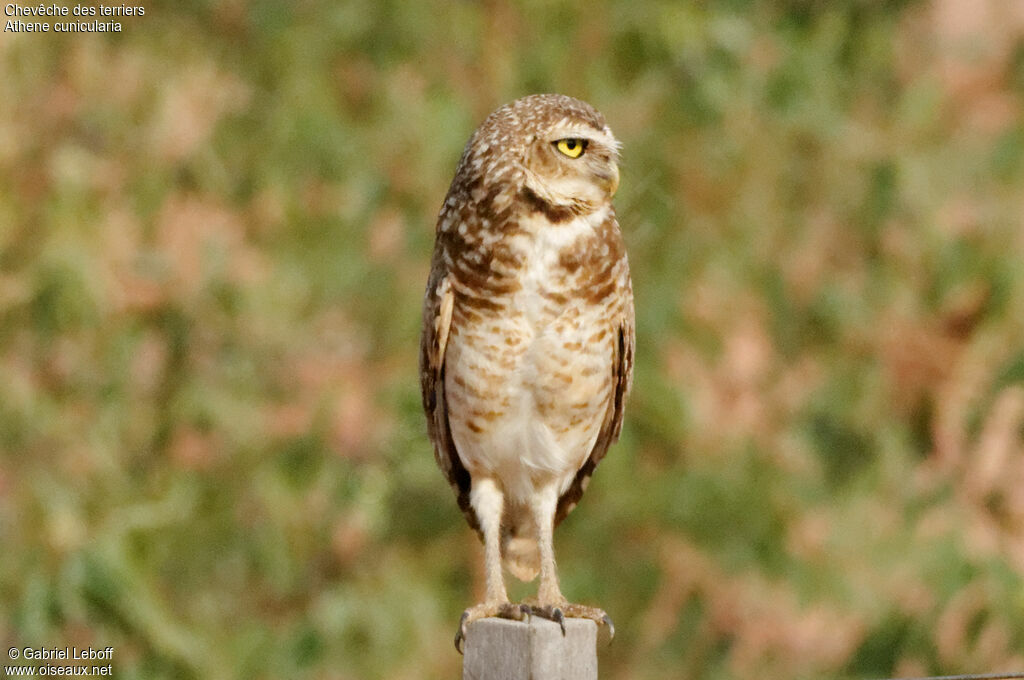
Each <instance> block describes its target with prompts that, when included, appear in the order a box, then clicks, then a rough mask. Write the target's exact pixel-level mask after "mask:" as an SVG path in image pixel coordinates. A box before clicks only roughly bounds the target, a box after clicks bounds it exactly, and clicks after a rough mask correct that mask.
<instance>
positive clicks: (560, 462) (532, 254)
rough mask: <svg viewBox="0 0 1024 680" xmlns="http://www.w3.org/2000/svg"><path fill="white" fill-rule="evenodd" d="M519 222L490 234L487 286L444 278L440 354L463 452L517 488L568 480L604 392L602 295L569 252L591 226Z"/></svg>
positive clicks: (607, 352)
mask: <svg viewBox="0 0 1024 680" xmlns="http://www.w3.org/2000/svg"><path fill="white" fill-rule="evenodd" d="M524 226H525V228H523V229H521V230H519V231H518V232H516V233H514V234H511V235H509V236H508V237H507V238H506V239H504V240H503V241H502V242H501V243H500V244H495V247H494V249H493V251H492V256H491V258H490V259H491V266H490V267H489V276H490V277H491V278H490V280H489V283H490V285H489V291H488V292H487V293H483V292H482V291H470V290H469V286H468V285H466V284H467V282H464V281H460V282H457V283H455V284H453V286H454V288H455V290H456V300H455V309H454V314H453V321H452V331H451V335H450V338H449V341H448V350H447V355H446V360H445V363H446V392H447V398H448V404H449V421H450V423H451V428H452V435H453V438H454V440H455V443H456V446H457V447H458V449H459V453H460V456H461V457H462V459H463V463H464V464H465V466H466V468H467V469H468V470H470V472H471V473H473V474H484V475H490V476H498V477H500V478H501V479H502V480H503V483H504V485H505V486H506V488H507V489H508V491H509V492H510V493H512V494H513V495H515V496H520V497H523V498H525V497H526V496H527V495H528V494H529V493H531V492H532V490H533V488H534V487H535V486H537V485H538V484H541V483H546V481H550V480H551V479H556V480H557V481H558V482H559V483H560V484H562V485H563V486H565V485H568V484H569V482H571V479H572V477H573V475H574V474H575V472H576V470H578V469H579V467H580V466H581V465H582V463H583V461H585V460H586V457H587V456H588V455H589V453H590V450H591V449H592V447H593V445H594V441H595V440H596V437H597V434H598V431H599V429H600V426H601V423H602V420H603V418H604V414H605V412H606V410H607V406H608V400H609V399H610V398H611V382H610V376H611V362H612V357H613V346H612V342H613V338H614V333H613V332H612V323H613V315H610V314H609V311H610V310H609V308H608V304H607V302H608V301H607V300H605V299H596V298H594V297H593V296H592V295H590V294H589V293H590V292H591V288H592V287H593V286H594V285H595V281H594V272H589V271H584V267H582V266H581V265H580V264H579V261H578V258H575V257H574V256H573V255H572V253H573V251H574V249H577V248H580V247H583V245H585V244H583V243H581V242H582V241H587V240H588V239H592V238H597V232H595V229H594V227H593V225H592V224H591V223H590V222H588V221H587V220H586V219H585V218H578V219H576V220H572V221H570V222H567V223H563V224H561V225H556V226H552V225H550V223H545V225H544V226H543V228H539V229H536V228H532V227H533V226H535V225H529V224H527V225H524ZM591 245H593V244H591ZM595 247H597V248H598V249H600V246H595ZM606 250H607V249H606ZM606 269H608V271H609V272H611V268H606ZM460 289H463V290H462V292H461V293H460Z"/></svg>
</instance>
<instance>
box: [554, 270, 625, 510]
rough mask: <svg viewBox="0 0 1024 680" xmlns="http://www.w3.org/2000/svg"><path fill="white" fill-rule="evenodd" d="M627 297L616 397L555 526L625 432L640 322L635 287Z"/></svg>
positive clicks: (617, 352)
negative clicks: (636, 314)
mask: <svg viewBox="0 0 1024 680" xmlns="http://www.w3.org/2000/svg"><path fill="white" fill-rule="evenodd" d="M625 295H626V300H625V301H624V302H625V304H624V305H623V309H624V313H623V316H622V318H621V319H619V324H618V334H617V335H618V342H617V343H616V344H615V349H614V355H613V357H612V375H611V382H612V398H611V399H609V400H608V410H607V411H606V412H605V416H604V422H603V423H602V424H601V430H600V431H599V432H598V434H597V441H596V442H594V448H593V449H592V450H591V451H590V457H588V458H587V460H586V462H585V463H583V466H582V467H580V469H579V470H578V471H577V472H576V477H575V478H574V479H573V480H572V484H571V485H569V488H568V489H566V491H565V493H563V494H562V496H561V497H560V498H559V499H558V509H557V510H556V511H555V526H558V525H559V523H561V521H562V520H563V519H565V518H566V516H567V515H568V514H569V513H570V512H572V509H573V508H575V507H576V504H577V503H579V501H580V498H581V497H582V496H583V492H584V491H585V490H586V488H587V484H588V483H589V482H590V477H591V475H593V474H594V468H596V467H597V464H598V463H600V462H601V459H602V458H604V456H605V454H606V453H608V447H610V446H611V445H612V444H614V443H615V442H616V441H618V439H619V434H620V433H621V432H622V416H623V413H624V411H625V406H626V396H627V395H628V394H629V390H630V388H631V387H632V385H633V348H634V346H635V345H636V329H635V327H636V321H635V315H634V312H633V291H632V287H631V286H629V285H627V286H626V288H625Z"/></svg>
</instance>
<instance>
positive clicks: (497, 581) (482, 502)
mask: <svg viewBox="0 0 1024 680" xmlns="http://www.w3.org/2000/svg"><path fill="white" fill-rule="evenodd" d="M469 502H470V505H472V506H473V511H474V512H475V513H476V517H477V520H478V521H479V522H480V532H481V533H482V534H483V537H484V576H485V578H486V583H487V593H486V594H485V596H484V601H483V602H481V603H480V604H478V605H474V606H472V607H470V608H469V609H467V610H466V611H464V612H462V618H461V619H460V620H459V630H458V632H457V633H456V634H455V649H457V650H458V651H459V652H460V653H461V652H462V641H463V640H465V639H466V631H467V630H468V628H469V624H471V623H473V622H474V621H476V620H477V619H484V618H487V617H489V616H500V617H502V618H506V619H522V618H523V616H524V612H523V610H522V608H521V607H519V605H514V604H512V603H510V602H509V601H508V593H507V592H506V591H505V578H504V576H503V575H502V573H501V515H502V512H503V511H504V505H505V495H504V494H503V493H502V491H501V489H500V488H499V487H498V485H497V484H496V483H495V481H494V480H493V479H488V478H484V479H480V480H474V481H473V488H472V489H470V492H469Z"/></svg>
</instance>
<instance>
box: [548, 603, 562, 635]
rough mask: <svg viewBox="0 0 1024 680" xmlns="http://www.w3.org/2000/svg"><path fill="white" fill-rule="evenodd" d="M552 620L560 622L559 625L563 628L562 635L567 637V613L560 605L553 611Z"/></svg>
mask: <svg viewBox="0 0 1024 680" xmlns="http://www.w3.org/2000/svg"><path fill="white" fill-rule="evenodd" d="M551 620H552V621H554V622H555V623H557V624H558V627H559V628H561V629H562V637H565V614H563V613H562V610H561V609H559V608H558V607H555V610H554V611H553V612H551Z"/></svg>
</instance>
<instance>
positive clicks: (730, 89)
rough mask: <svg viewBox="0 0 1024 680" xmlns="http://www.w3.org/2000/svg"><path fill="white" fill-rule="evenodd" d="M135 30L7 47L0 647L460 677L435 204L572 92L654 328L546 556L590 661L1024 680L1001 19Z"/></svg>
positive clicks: (637, 667)
mask: <svg viewBox="0 0 1024 680" xmlns="http://www.w3.org/2000/svg"><path fill="white" fill-rule="evenodd" d="M1015 8H1016V9H1015ZM123 24H124V31H123V33H120V34H110V35H104V36H97V35H84V34H82V35H55V34H50V35H35V34H21V35H14V34H5V35H4V37H3V39H2V41H0V69H2V75H3V77H2V78H0V100H2V101H4V102H5V104H4V105H3V106H2V107H0V545H2V546H3V547H2V551H0V637H2V638H4V639H5V640H9V641H10V644H12V645H19V646H26V645H27V646H35V647H42V646H62V647H63V646H78V647H86V646H89V645H92V646H94V647H106V646H113V647H114V649H115V654H114V658H113V666H114V669H115V674H116V676H117V677H119V678H126V679H128V678H214V679H217V678H233V677H239V678H241V677H245V678H281V677H288V678H396V679H397V678H442V677H447V678H451V677H457V675H458V673H459V668H460V659H459V657H458V656H457V655H456V653H455V652H454V650H453V649H452V646H451V638H452V635H453V633H454V629H455V623H456V621H457V617H458V614H459V612H460V611H461V610H462V609H463V608H464V607H465V606H467V605H469V604H471V603H472V602H474V601H475V600H476V598H478V597H479V595H480V593H481V590H482V573H481V566H480V549H479V548H478V547H477V543H476V539H475V537H474V536H473V535H472V533H471V532H470V531H469V530H468V529H467V527H466V526H465V524H464V522H463V519H462V517H461V516H460V514H459V513H458V511H457V509H456V507H455V503H454V502H453V499H452V498H451V492H450V490H449V488H448V486H447V484H445V483H444V481H443V479H442V476H441V474H440V473H439V472H438V471H437V470H436V469H435V466H434V462H433V459H432V456H431V453H430V449H429V444H428V442H427V439H426V436H425V426H424V422H423V418H422V414H421V413H420V406H419V395H418V386H417V373H416V359H417V342H418V326H419V307H420V300H421V292H422V286H423V283H424V281H425V279H426V272H427V266H428V261H429V253H430V249H431V243H432V238H433V220H434V216H435V215H436V211H437V209H438V207H439V205H440V202H441V199H442V197H443V195H444V193H445V190H446V188H447V183H448V181H449V179H450V177H451V174H452V172H453V170H454V165H455V162H456V160H457V158H458V156H459V154H460V152H461V150H462V146H463V144H464V143H465V140H466V139H467V138H468V136H469V134H470V133H471V132H472V130H473V128H474V127H475V125H476V124H477V123H478V122H479V121H480V120H482V119H483V117H484V116H485V115H486V114H487V113H488V112H489V111H490V110H492V109H494V108H496V107H497V106H498V105H500V104H502V103H504V102H506V101H508V100H510V99H513V98H515V97H517V96H521V95H524V94H527V93H530V92H541V91H558V92H564V93H566V94H570V95H574V96H578V97H581V98H584V99H587V100H588V101H590V102H591V103H593V104H594V105H595V106H596V107H598V108H599V109H601V110H602V111H603V112H604V113H605V115H606V117H607V119H608V120H609V122H610V124H611V126H612V127H613V129H614V130H615V131H616V133H617V135H618V137H619V138H620V139H621V140H622V142H623V143H624V149H625V151H624V160H623V166H622V177H623V183H622V188H621V191H620V193H619V196H618V197H617V200H616V203H617V206H618V211H619V214H620V221H621V223H622V224H623V227H624V231H625V234H626V240H627V243H628V245H629V248H630V255H631V260H632V266H633V273H634V282H635V291H636V301H637V319H638V331H637V334H638V356H637V362H638V363H637V368H636V371H637V375H636V382H635V391H634V396H633V399H632V402H631V404H630V408H629V410H628V413H627V421H626V426H625V431H624V435H623V439H622V442H621V443H620V444H619V445H618V446H616V447H615V448H614V450H613V451H612V453H611V455H610V456H609V457H608V458H607V459H606V461H605V462H604V463H602V465H601V468H600V469H599V471H598V473H597V475H596V477H595V481H594V484H593V485H592V486H591V487H590V490H589V491H588V494H587V498H586V500H585V501H584V502H583V503H582V505H581V506H580V508H579V509H578V510H577V511H576V512H575V513H574V514H573V515H572V516H571V517H570V519H569V520H568V521H567V522H566V523H565V524H564V525H563V527H562V528H561V529H560V530H559V532H558V534H557V536H556V539H557V540H556V543H557V551H558V554H559V557H560V565H561V575H562V579H563V585H564V590H565V591H566V593H567V595H568V596H569V597H570V598H574V599H578V600H581V601H585V602H592V603H596V604H600V605H601V606H602V607H604V608H606V609H607V610H608V611H609V612H610V613H611V614H612V616H613V617H614V618H615V620H616V623H617V627H618V630H619V636H618V638H617V639H616V641H615V644H614V645H613V646H611V647H609V648H607V649H603V650H602V651H601V665H602V674H603V676H604V677H606V678H638V679H642V678H667V677H672V678H676V677H692V678H698V677H700V678H723V679H724V678H762V677H780V678H781V677H786V678H812V677H813V678H859V677H882V676H890V675H924V674H929V673H959V672H983V671H996V670H1007V669H1011V668H1012V669H1017V670H1020V669H1022V668H1024V656H1022V653H1021V651H1020V650H1022V649H1024V586H1022V579H1021V575H1022V573H1024V385H1022V383H1024V368H1022V367H1024V340H1022V339H1024V306H1022V300H1024V267H1022V266H1021V263H1022V261H1024V225H1022V216H1024V191H1022V188H1024V123H1022V120H1024V116H1022V108H1024V19H1022V17H1021V14H1020V12H1019V8H1018V3H1003V2H1000V1H999V0H932V1H930V2H925V1H909V0H908V1H903V2H899V1H892V2H885V1H882V0H847V1H844V2H830V3H815V2H808V1H805V0H788V1H776V2H769V1H767V0H766V1H757V0H711V1H708V2H700V3H698V2H676V1H669V0H636V1H634V2H630V3H613V2H607V1H601V0H598V1H595V2H590V3H576V4H572V3H548V2H539V1H536V0H522V1H521V2H515V3H502V2H482V3H477V2H468V1H465V0H450V1H446V2H438V3H410V2H396V1H391V0H374V1H372V2H371V1H368V0H366V1H360V0H344V1H343V2H340V3H337V2H324V1H322V0H303V1H301V2H295V3H284V2H271V1H269V0H253V1H252V2H244V1H243V0H224V1H223V2H204V1H192V2H184V3H152V4H146V14H145V16H144V17H134V18H126V19H124V20H123ZM529 592H530V586H523V587H517V588H516V589H514V594H515V595H517V596H522V595H525V594H528V593H529Z"/></svg>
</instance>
